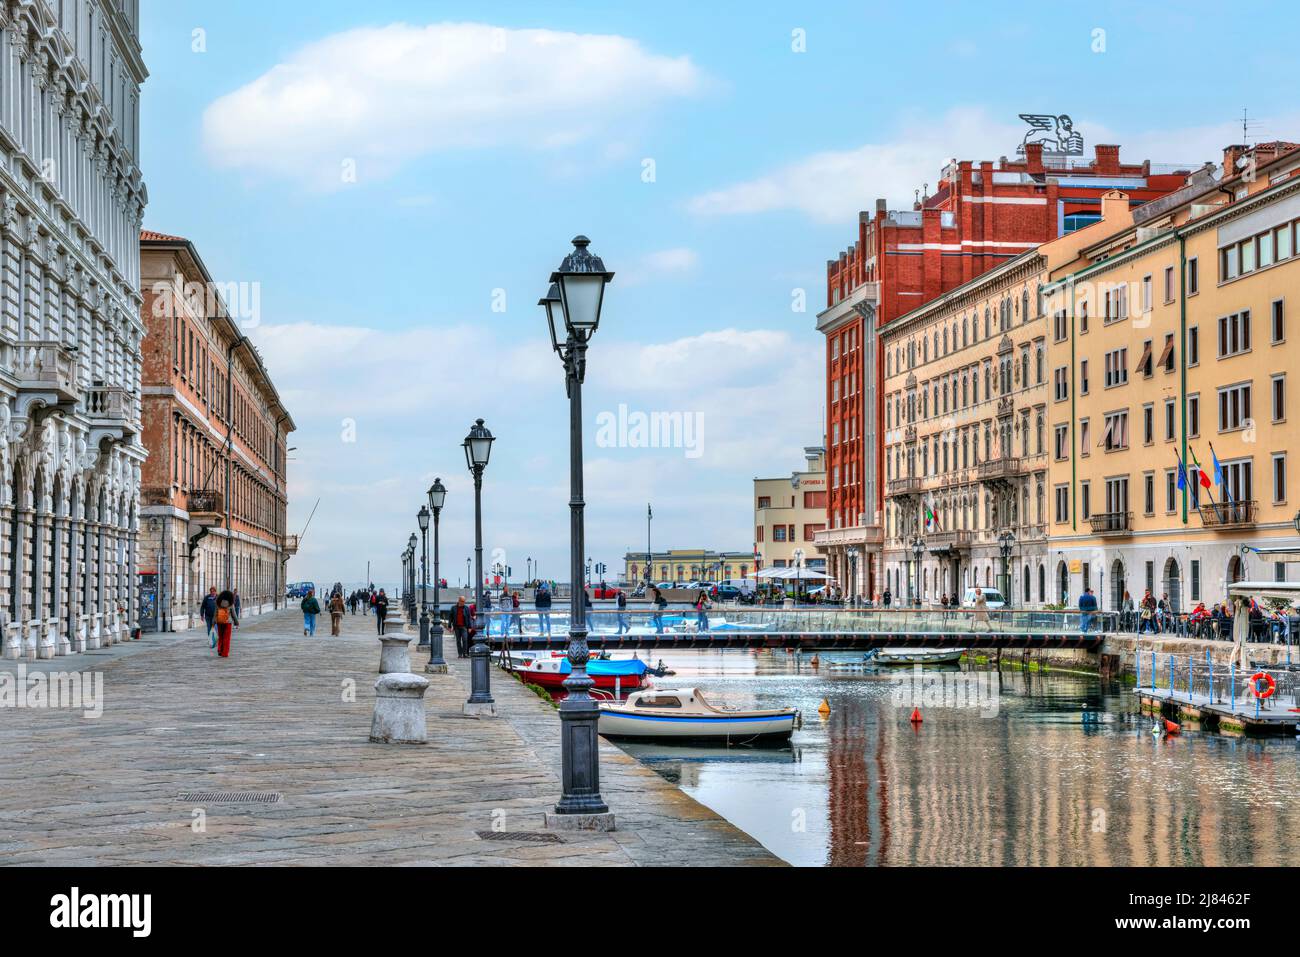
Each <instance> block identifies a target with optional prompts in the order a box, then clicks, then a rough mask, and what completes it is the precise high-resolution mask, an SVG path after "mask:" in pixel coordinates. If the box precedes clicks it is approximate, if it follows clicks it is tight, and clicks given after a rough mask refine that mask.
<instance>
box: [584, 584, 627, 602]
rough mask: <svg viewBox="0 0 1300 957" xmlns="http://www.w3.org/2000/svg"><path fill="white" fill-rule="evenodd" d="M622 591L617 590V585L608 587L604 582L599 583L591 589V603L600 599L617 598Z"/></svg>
mask: <svg viewBox="0 0 1300 957" xmlns="http://www.w3.org/2000/svg"><path fill="white" fill-rule="evenodd" d="M622 591H623V589H621V588H619V587H618V586H617V585H609V584H606V583H605V582H601V583H600V584H599V585H595V586H593V587H592V589H591V598H592V600H593V601H595V600H597V599H601V598H617V597H618V596H619V594H620V593H621V592H622Z"/></svg>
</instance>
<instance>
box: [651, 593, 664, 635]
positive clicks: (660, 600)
mask: <svg viewBox="0 0 1300 957" xmlns="http://www.w3.org/2000/svg"><path fill="white" fill-rule="evenodd" d="M650 592H651V597H650V601H651V602H653V603H654V606H655V613H654V615H653V616H652V618H653V620H654V623H655V634H656V635H662V634H663V633H664V615H663V612H664V609H665V608H667V607H668V599H666V598H664V593H663V592H662V591H660V590H659V586H658V585H655V586H654V587H652V588H651V589H650Z"/></svg>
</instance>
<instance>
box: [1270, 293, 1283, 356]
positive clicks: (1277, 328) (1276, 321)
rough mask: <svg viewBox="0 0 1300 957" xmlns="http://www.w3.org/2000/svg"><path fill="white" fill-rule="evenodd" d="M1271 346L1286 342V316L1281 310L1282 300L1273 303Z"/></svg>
mask: <svg viewBox="0 0 1300 957" xmlns="http://www.w3.org/2000/svg"><path fill="white" fill-rule="evenodd" d="M1272 314H1273V322H1272V327H1273V344H1274V345H1277V344H1278V343H1279V342H1285V341H1286V315H1285V313H1284V312H1283V309H1282V300H1281V299H1275V300H1274V301H1273V313H1272Z"/></svg>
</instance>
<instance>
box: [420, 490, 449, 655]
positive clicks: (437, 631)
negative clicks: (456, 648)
mask: <svg viewBox="0 0 1300 957" xmlns="http://www.w3.org/2000/svg"><path fill="white" fill-rule="evenodd" d="M446 501H447V489H446V488H445V487H444V486H443V484H442V479H440V478H436V479H434V480H433V484H432V485H431V486H429V511H431V512H433V622H432V624H431V626H430V628H429V663H428V664H427V665H425V667H424V670H425V671H426V672H428V673H429V674H446V673H447V662H446V661H445V660H444V659H443V657H442V609H441V607H440V604H439V602H440V595H441V590H442V578H441V577H440V573H439V571H438V518H439V517H440V516H441V515H442V506H443V503H444V502H446Z"/></svg>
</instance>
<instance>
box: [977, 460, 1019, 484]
mask: <svg viewBox="0 0 1300 957" xmlns="http://www.w3.org/2000/svg"><path fill="white" fill-rule="evenodd" d="M978 474H979V478H980V481H981V482H1002V481H1006V480H1007V479H1009V478H1012V477H1013V476H1016V475H1019V474H1020V459H1018V458H1015V457H1011V456H1008V457H1003V458H997V459H989V460H988V461H987V462H981V463H980V464H979V472H978Z"/></svg>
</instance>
